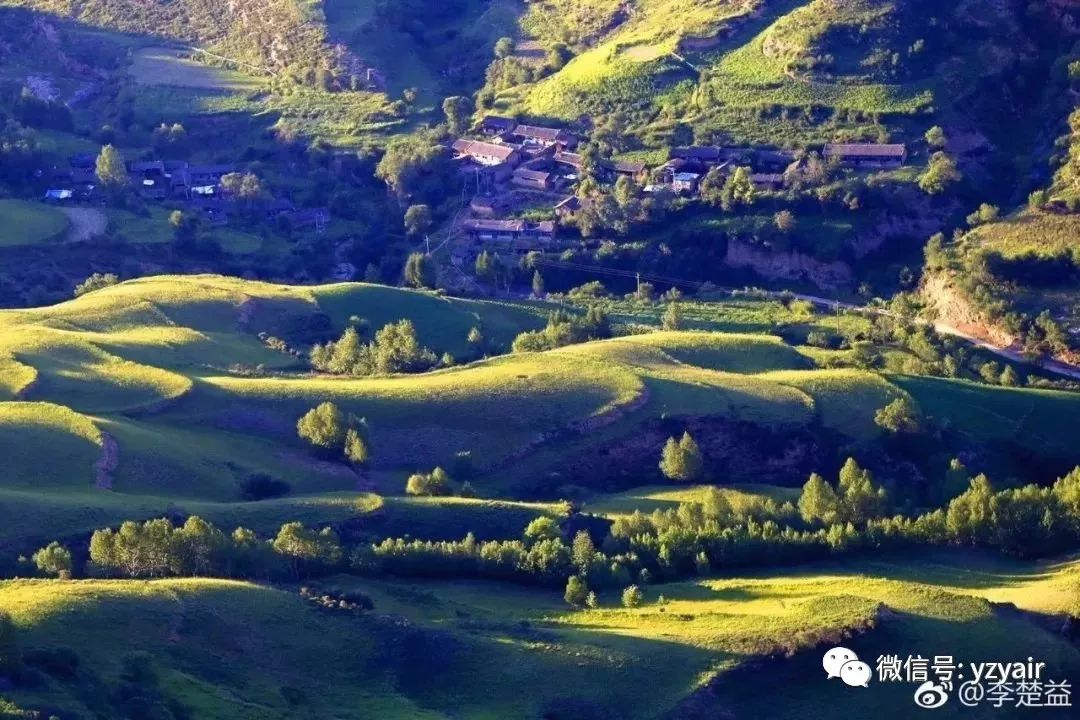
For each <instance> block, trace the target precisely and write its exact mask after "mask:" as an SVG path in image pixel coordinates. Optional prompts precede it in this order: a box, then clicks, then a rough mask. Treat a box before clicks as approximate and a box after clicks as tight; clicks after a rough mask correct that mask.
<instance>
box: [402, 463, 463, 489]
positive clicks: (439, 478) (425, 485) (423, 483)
mask: <svg viewBox="0 0 1080 720" xmlns="http://www.w3.org/2000/svg"><path fill="white" fill-rule="evenodd" d="M452 491H453V485H452V481H451V480H450V474H449V473H447V472H446V471H445V470H443V469H442V468H441V467H436V468H435V469H434V470H432V471H431V472H429V473H413V474H412V475H410V476H409V479H408V480H406V481H405V493H406V494H407V495H427V496H435V495H449V494H450V493H451V492H452Z"/></svg>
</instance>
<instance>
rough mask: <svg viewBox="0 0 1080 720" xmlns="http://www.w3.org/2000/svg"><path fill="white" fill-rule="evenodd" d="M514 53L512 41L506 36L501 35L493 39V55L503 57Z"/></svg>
mask: <svg viewBox="0 0 1080 720" xmlns="http://www.w3.org/2000/svg"><path fill="white" fill-rule="evenodd" d="M513 54H514V41H513V40H512V39H511V38H508V37H501V38H499V39H498V40H496V41H495V57H497V58H505V57H510V56H511V55H513Z"/></svg>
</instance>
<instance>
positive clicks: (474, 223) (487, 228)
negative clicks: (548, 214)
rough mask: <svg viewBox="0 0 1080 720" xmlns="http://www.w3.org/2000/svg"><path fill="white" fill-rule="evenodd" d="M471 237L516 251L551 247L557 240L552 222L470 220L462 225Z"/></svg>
mask: <svg viewBox="0 0 1080 720" xmlns="http://www.w3.org/2000/svg"><path fill="white" fill-rule="evenodd" d="M462 227H463V228H464V229H465V232H466V233H468V235H469V237H470V238H472V239H473V240H475V241H477V242H481V243H505V244H507V245H510V246H511V248H512V249H514V250H521V251H527V250H535V249H539V248H544V247H547V246H549V245H551V243H552V241H553V240H554V239H555V223H553V222H551V221H550V220H545V221H541V222H527V221H525V220H481V219H476V218H474V219H470V220H466V221H465V222H464V223H462Z"/></svg>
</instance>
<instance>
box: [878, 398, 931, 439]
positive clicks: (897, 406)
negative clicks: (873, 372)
mask: <svg viewBox="0 0 1080 720" xmlns="http://www.w3.org/2000/svg"><path fill="white" fill-rule="evenodd" d="M874 424H876V425H877V426H878V427H880V428H882V429H884V430H887V431H889V432H891V433H897V434H901V433H902V434H908V435H913V434H915V433H919V432H922V429H923V420H922V415H921V414H920V413H919V408H917V407H916V406H915V403H914V402H913V401H912V399H911V398H909V397H908V396H906V395H905V396H903V397H898V398H896V399H895V400H893V401H892V402H891V403H889V404H888V405H886V406H885V407H883V408H881V409H879V410H878V411H877V412H876V413H874Z"/></svg>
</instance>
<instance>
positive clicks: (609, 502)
mask: <svg viewBox="0 0 1080 720" xmlns="http://www.w3.org/2000/svg"><path fill="white" fill-rule="evenodd" d="M713 487H714V486H712V485H691V486H687V487H675V488H673V487H669V486H663V485H657V486H651V485H643V486H641V487H638V488H634V489H633V490H627V491H625V492H621V493H612V494H610V495H602V496H598V498H597V499H596V500H590V501H589V502H588V503H586V506H585V509H586V510H587V511H588V512H591V513H595V514H597V515H603V516H605V517H611V518H614V517H619V516H622V515H632V514H633V513H634V511H635V510H640V511H641V512H643V513H651V512H652V511H654V510H675V509H677V508H678V507H679V505H680V504H681V503H686V502H696V503H704V501H705V493H706V492H707V491H708V490H710V489H712V488H713ZM720 492H722V493H723V495H724V498H725V499H726V500H727V501H728V502H729V503H730V504H731V507H732V509H733V510H735V511H736V512H738V511H740V510H741V509H742V508H743V507H745V506H746V505H747V504H748V503H749V502H751V501H756V500H758V499H761V498H771V499H773V500H775V501H777V502H778V503H783V502H796V501H798V499H799V491H798V489H796V488H782V487H777V486H775V485H725V486H724V487H722V488H720Z"/></svg>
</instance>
